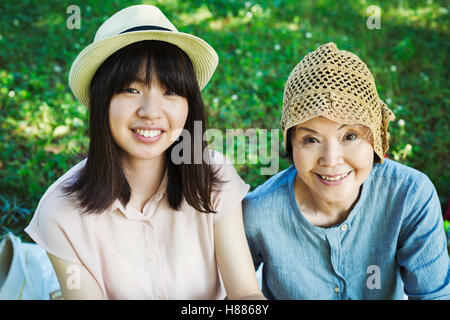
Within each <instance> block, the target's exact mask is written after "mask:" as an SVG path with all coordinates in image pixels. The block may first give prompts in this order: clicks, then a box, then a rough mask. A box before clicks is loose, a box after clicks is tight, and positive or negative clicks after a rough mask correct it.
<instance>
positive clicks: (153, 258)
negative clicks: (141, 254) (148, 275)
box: [150, 256, 158, 263]
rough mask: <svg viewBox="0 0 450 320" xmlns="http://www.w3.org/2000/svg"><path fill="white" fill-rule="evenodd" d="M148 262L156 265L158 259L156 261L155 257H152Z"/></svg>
mask: <svg viewBox="0 0 450 320" xmlns="http://www.w3.org/2000/svg"><path fill="white" fill-rule="evenodd" d="M150 261H151V262H152V263H156V262H157V261H158V259H157V258H156V257H155V256H152V257H151V258H150Z"/></svg>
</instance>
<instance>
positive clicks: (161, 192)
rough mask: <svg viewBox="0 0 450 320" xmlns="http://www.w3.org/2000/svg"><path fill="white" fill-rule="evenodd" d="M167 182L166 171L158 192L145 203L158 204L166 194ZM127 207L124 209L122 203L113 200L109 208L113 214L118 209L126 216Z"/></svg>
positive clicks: (128, 209)
mask: <svg viewBox="0 0 450 320" xmlns="http://www.w3.org/2000/svg"><path fill="white" fill-rule="evenodd" d="M167 181H168V173H167V169H166V171H165V173H164V176H163V179H162V180H161V184H160V185H159V188H158V190H157V191H156V192H155V194H154V195H153V196H151V197H150V199H149V200H148V201H147V203H148V202H149V201H154V202H159V201H160V200H161V199H162V197H163V196H164V195H166V194H167V192H166V189H167ZM129 207H130V206H129V205H127V206H126V207H124V205H123V204H122V202H121V201H120V200H119V199H115V200H114V201H113V203H112V204H111V207H110V208H111V211H112V212H114V211H115V210H116V209H119V210H120V211H121V212H122V213H123V214H125V215H126V216H128V215H127V213H128V212H129V211H130V208H129Z"/></svg>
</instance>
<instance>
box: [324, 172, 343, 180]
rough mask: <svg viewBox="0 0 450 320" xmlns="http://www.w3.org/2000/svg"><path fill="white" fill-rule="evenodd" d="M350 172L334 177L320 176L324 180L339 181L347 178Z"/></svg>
mask: <svg viewBox="0 0 450 320" xmlns="http://www.w3.org/2000/svg"><path fill="white" fill-rule="evenodd" d="M349 174H350V172H349V173H346V174H343V175H341V176H336V177H333V178H330V177H326V176H322V175H320V176H321V177H322V179H323V180H327V181H339V180H341V179H343V178H345V177H346V176H348V175H349Z"/></svg>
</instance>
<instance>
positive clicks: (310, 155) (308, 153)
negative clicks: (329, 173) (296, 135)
mask: <svg viewBox="0 0 450 320" xmlns="http://www.w3.org/2000/svg"><path fill="white" fill-rule="evenodd" d="M292 158H293V160H294V165H295V167H296V169H297V172H298V173H299V174H300V175H302V174H303V173H304V172H308V171H310V170H311V169H312V168H314V167H315V166H316V164H317V161H318V160H319V152H318V151H317V150H314V148H308V149H306V148H301V147H299V146H295V145H293V146H292Z"/></svg>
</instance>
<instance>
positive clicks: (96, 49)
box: [69, 30, 219, 108]
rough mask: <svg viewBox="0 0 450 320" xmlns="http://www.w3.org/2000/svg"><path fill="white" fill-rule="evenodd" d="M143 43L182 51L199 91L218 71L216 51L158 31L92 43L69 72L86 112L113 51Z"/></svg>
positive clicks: (180, 35) (179, 35)
mask: <svg viewBox="0 0 450 320" xmlns="http://www.w3.org/2000/svg"><path fill="white" fill-rule="evenodd" d="M144 40H159V41H164V42H168V43H171V44H173V45H176V46H177V47H179V48H180V49H181V50H183V51H184V52H185V53H186V54H187V55H188V57H189V58H190V60H191V62H192V65H193V68H194V72H195V75H196V78H197V82H198V86H199V88H200V90H202V89H203V88H204V87H205V86H206V85H207V83H208V82H209V80H210V79H211V77H212V75H213V73H214V71H215V69H216V68H217V64H218V62H219V57H218V55H217V53H216V51H215V50H214V49H213V48H212V47H211V46H210V45H209V44H208V43H207V42H205V41H204V40H202V39H200V38H198V37H195V36H193V35H190V34H187V33H183V32H172V31H159V30H158V31H155V30H152V31H148V30H147V31H135V32H130V33H124V34H120V35H117V36H114V37H111V38H107V39H103V40H100V41H97V42H95V43H92V44H90V45H89V46H87V47H86V48H84V49H83V50H82V51H81V52H80V53H79V54H78V56H77V57H76V58H75V60H74V62H73V64H72V67H71V68H70V72H69V86H70V88H71V89H72V92H73V94H74V95H75V97H76V98H77V99H78V100H79V101H80V102H81V103H82V104H84V105H85V106H86V107H88V108H89V90H90V84H91V80H92V78H93V76H94V74H95V72H96V71H97V70H98V68H99V67H100V66H101V64H102V63H103V62H104V61H105V60H106V59H107V58H108V57H109V56H111V55H112V54H113V53H115V52H116V51H118V50H120V49H122V48H124V47H126V46H127V45H129V44H132V43H135V42H139V41H144Z"/></svg>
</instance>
